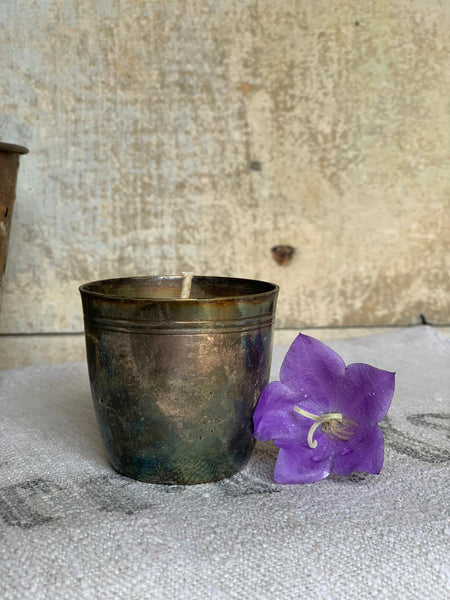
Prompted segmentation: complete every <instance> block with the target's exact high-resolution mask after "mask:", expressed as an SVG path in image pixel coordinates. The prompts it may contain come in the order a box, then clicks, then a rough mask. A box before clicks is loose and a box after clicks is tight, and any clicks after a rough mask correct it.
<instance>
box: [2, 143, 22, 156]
mask: <svg viewBox="0 0 450 600" xmlns="http://www.w3.org/2000/svg"><path fill="white" fill-rule="evenodd" d="M0 152H15V153H16V154H28V152H29V150H28V148H25V146H18V145H17V144H7V143H6V142H0Z"/></svg>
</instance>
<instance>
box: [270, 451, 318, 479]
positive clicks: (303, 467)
mask: <svg viewBox="0 0 450 600" xmlns="http://www.w3.org/2000/svg"><path fill="white" fill-rule="evenodd" d="M329 474H330V460H329V457H328V456H326V457H325V458H323V459H322V460H318V459H317V455H316V454H315V452H314V450H311V449H310V448H307V447H306V448H305V447H304V446H300V445H291V446H286V447H284V446H283V447H281V448H280V452H279V453H278V458H277V462H276V464H275V471H274V474H273V477H274V479H275V481H276V482H278V483H294V484H295V483H313V482H314V481H320V480H321V479H324V478H325V477H327V476H328V475H329Z"/></svg>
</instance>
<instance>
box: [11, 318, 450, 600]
mask: <svg viewBox="0 0 450 600" xmlns="http://www.w3.org/2000/svg"><path fill="white" fill-rule="evenodd" d="M316 337H320V331H318V335H317V336H316ZM329 345H330V346H331V347H332V348H333V349H334V350H336V351H337V352H339V353H340V354H341V356H342V357H343V359H344V360H345V362H346V363H347V364H349V363H351V362H367V363H369V364H372V365H374V366H376V367H379V368H382V369H387V370H390V371H396V392H395V395H394V400H393V402H392V405H391V408H390V410H389V413H388V417H387V419H386V420H385V421H384V422H383V423H382V425H383V428H384V434H385V441H386V443H385V463H384V467H383V470H382V472H381V474H380V475H378V476H376V475H367V474H363V473H354V474H353V475H351V476H349V477H332V478H329V479H326V480H323V481H321V482H318V483H314V484H307V485H293V486H290V485H286V486H283V485H279V484H275V483H274V482H273V479H272V475H273V468H274V464H275V459H276V455H277V448H275V447H274V446H273V444H272V443H271V442H265V443H258V444H257V446H256V449H255V452H254V454H253V456H252V458H251V460H250V462H249V464H248V465H247V466H246V467H245V468H244V470H243V471H242V472H241V473H239V474H238V475H236V476H234V477H232V478H231V479H228V480H224V481H221V482H217V483H211V484H204V485H197V486H162V485H152V484H147V483H141V482H137V481H133V480H131V479H127V478H125V477H122V476H120V475H118V474H117V473H115V472H114V471H113V470H112V468H111V467H110V465H109V463H108V460H107V458H106V454H105V451H104V449H103V446H102V443H101V440H100V435H99V433H98V431H97V425H96V422H95V416H94V411H93V408H92V402H91V398H90V391H89V384H88V377H87V369H86V366H85V365H84V364H82V363H65V364H60V365H46V366H40V367H28V368H26V369H20V370H11V371H3V372H0V598H1V599H2V600H19V599H20V600H27V599H33V600H41V599H42V600H44V599H45V600H49V599H68V600H72V599H73V600H80V599H82V598H92V599H97V598H98V599H100V598H101V599H110V598H111V599H117V600H120V599H124V600H125V599H126V600H142V599H153V598H158V599H161V598H175V599H186V600H190V599H194V598H195V599H198V598H202V599H204V598H213V599H217V600H222V599H223V600H231V599H236V600H237V599H239V600H242V599H247V598H248V599H253V598H275V599H278V598H282V599H283V600H288V599H291V598H292V599H294V598H295V599H299V598H301V599H303V600H305V599H306V600H307V599H310V598H311V599H314V600H317V599H321V598H327V599H328V598H331V599H353V598H355V599H356V598H358V599H361V600H364V599H369V598H376V599H378V600H381V599H384V598H386V599H392V598H402V600H409V599H411V600H412V599H418V598H420V599H427V598H430V599H433V600H439V599H442V600H444V599H445V600H447V598H448V597H449V595H450V561H449V542H450V524H449V518H448V517H449V514H448V513H449V511H448V508H449V495H448V491H449V485H448V484H449V479H450V478H449V461H450V444H449V422H450V339H448V338H446V337H444V336H443V335H441V334H439V333H438V332H436V331H435V330H434V329H432V328H431V327H427V326H420V327H413V328H410V329H407V330H401V331H399V332H395V333H391V334H386V335H379V336H370V337H365V338H358V339H349V340H340V341H334V342H330V343H329ZM286 350H287V348H286V347H275V349H274V358H273V367H272V375H273V377H272V378H273V379H277V374H278V371H279V367H280V364H281V361H282V358H283V356H284V354H285V352H286Z"/></svg>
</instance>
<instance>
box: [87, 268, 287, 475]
mask: <svg viewBox="0 0 450 600" xmlns="http://www.w3.org/2000/svg"><path fill="white" fill-rule="evenodd" d="M181 284H182V277H133V278H123V279H110V280H104V281H96V282H92V283H87V284H85V285H82V286H81V287H80V292H81V297H82V302H83V311H84V323H85V334H86V348H87V359H88V367H89V378H90V384H91V391H92V397H93V401H94V407H95V412H96V416H97V421H98V424H99V428H100V432H101V435H102V438H103V442H104V444H105V447H106V449H107V453H108V456H109V459H110V461H111V463H112V465H113V467H114V468H115V469H116V470H117V471H118V472H119V473H122V474H123V475H126V476H128V477H132V478H134V479H139V480H142V481H148V482H152V483H166V484H193V483H205V482H208V481H216V480H219V479H223V478H226V477H230V476H231V475H233V474H235V473H237V472H238V471H239V470H240V469H241V468H242V467H243V466H244V465H245V463H246V462H247V461H248V459H249V458H250V455H251V453H252V450H253V447H254V443H255V441H254V438H253V434H252V432H253V425H252V415H253V410H254V407H255V405H256V403H257V401H258V398H259V396H260V394H261V392H262V390H263V389H264V387H265V386H266V384H267V382H268V379H269V373H270V363H271V355H272V329H273V319H274V314H275V306H276V300H277V295H278V286H276V285H274V284H271V283H266V282H262V281H255V280H249V279H234V278H226V277H194V279H193V282H192V290H191V297H190V298H188V299H182V298H180V293H181Z"/></svg>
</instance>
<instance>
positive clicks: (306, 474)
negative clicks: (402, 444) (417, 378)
mask: <svg viewBox="0 0 450 600" xmlns="http://www.w3.org/2000/svg"><path fill="white" fill-rule="evenodd" d="M280 380H281V381H274V382H272V383H269V385H268V386H267V387H266V388H265V389H264V391H263V393H262V395H261V397H260V399H259V402H258V405H257V406H256V409H255V412H254V415H253V422H254V426H255V430H254V436H255V438H256V439H257V440H262V441H267V440H271V439H272V440H273V442H274V444H275V445H276V446H278V447H279V448H280V452H279V454H278V458H277V462H276V465H275V473H274V479H275V481H277V482H278V483H312V482H314V481H319V480H320V479H323V478H324V477H327V476H328V475H329V474H330V473H335V474H336V475H349V474H350V473H352V472H353V471H366V472H367V473H376V474H377V473H379V472H380V471H381V467H382V466H383V459H384V440H383V432H382V431H381V429H380V427H379V425H378V423H379V422H380V421H381V419H383V417H384V416H385V415H386V413H387V411H388V409H389V406H390V404H391V400H392V396H393V394H394V386H395V381H394V380H395V374H394V373H390V372H389V371H383V370H381V369H376V368H375V367H372V366H370V365H365V364H362V363H354V364H351V365H349V366H348V367H346V366H345V363H344V361H343V360H342V358H341V357H340V356H339V354H336V352H334V351H333V350H331V348H328V346H326V345H325V344H323V343H322V342H319V340H316V339H314V338H312V337H309V336H307V335H302V334H300V335H299V336H298V337H297V338H296V339H295V340H294V342H293V343H292V345H291V347H290V348H289V350H288V352H287V354H286V357H285V359H284V361H283V364H282V365H281V370H280Z"/></svg>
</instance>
